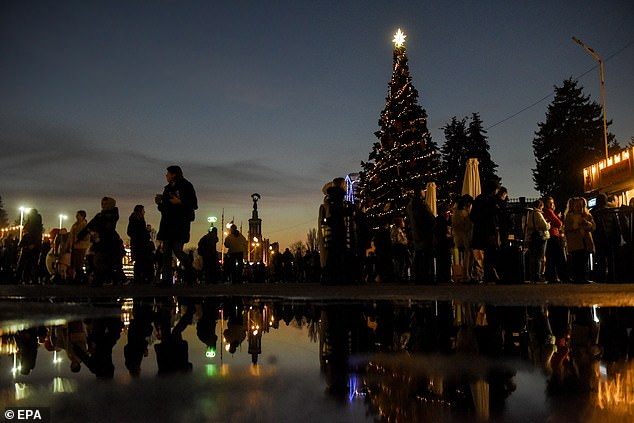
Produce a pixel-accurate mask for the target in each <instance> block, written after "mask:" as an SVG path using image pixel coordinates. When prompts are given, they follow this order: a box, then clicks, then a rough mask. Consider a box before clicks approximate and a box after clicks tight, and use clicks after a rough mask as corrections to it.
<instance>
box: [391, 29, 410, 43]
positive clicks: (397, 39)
mask: <svg viewBox="0 0 634 423" xmlns="http://www.w3.org/2000/svg"><path fill="white" fill-rule="evenodd" d="M405 38H407V35H405V34H404V33H403V32H402V31H401V28H399V29H397V30H396V34H394V38H393V39H392V42H393V43H394V46H395V47H403V46H404V45H405Z"/></svg>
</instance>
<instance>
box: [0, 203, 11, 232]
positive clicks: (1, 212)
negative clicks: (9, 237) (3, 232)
mask: <svg viewBox="0 0 634 423" xmlns="http://www.w3.org/2000/svg"><path fill="white" fill-rule="evenodd" d="M7 226H9V214H8V213H7V211H6V210H5V209H4V203H3V202H2V196H0V227H2V228H6V227H7Z"/></svg>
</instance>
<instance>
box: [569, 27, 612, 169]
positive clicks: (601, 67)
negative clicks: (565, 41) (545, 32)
mask: <svg viewBox="0 0 634 423" xmlns="http://www.w3.org/2000/svg"><path fill="white" fill-rule="evenodd" d="M572 39H573V41H574V42H575V43H577V44H579V45H580V46H581V47H583V48H584V50H585V51H587V52H588V53H589V54H590V55H591V56H592V57H594V58H595V59H596V60H597V61H598V62H599V72H600V73H601V106H602V108H603V141H604V143H605V160H606V162H607V160H608V124H607V117H606V116H605V79H604V78H603V60H601V58H600V57H599V55H598V54H597V53H596V52H595V51H594V50H592V49H591V48H590V47H588V46H587V45H585V44H584V43H583V42H582V41H581V40H580V39H578V38H577V37H572Z"/></svg>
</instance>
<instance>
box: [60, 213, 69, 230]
mask: <svg viewBox="0 0 634 423" xmlns="http://www.w3.org/2000/svg"><path fill="white" fill-rule="evenodd" d="M67 217H68V216H66V215H65V214H60V215H59V229H60V230H61V229H62V221H63V220H64V219H66V218H67Z"/></svg>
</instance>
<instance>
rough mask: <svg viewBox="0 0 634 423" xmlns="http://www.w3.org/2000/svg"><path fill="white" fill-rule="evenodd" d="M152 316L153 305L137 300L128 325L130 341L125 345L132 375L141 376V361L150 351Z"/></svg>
mask: <svg viewBox="0 0 634 423" xmlns="http://www.w3.org/2000/svg"><path fill="white" fill-rule="evenodd" d="M152 317H153V313H152V305H151V304H143V303H139V302H137V301H136V300H135V304H134V306H133V308H132V319H131V320H130V325H129V326H128V343H127V345H126V346H125V347H123V355H124V357H125V367H126V368H127V369H128V371H129V372H130V375H131V376H139V374H140V373H141V361H142V360H143V357H144V356H145V355H147V352H148V351H147V347H148V341H147V338H148V337H149V336H150V335H152Z"/></svg>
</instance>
